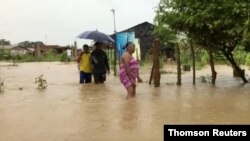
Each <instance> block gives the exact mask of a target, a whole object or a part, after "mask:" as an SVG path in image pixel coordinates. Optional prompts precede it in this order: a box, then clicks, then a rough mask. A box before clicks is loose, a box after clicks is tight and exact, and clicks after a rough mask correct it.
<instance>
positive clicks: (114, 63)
mask: <svg viewBox="0 0 250 141" xmlns="http://www.w3.org/2000/svg"><path fill="white" fill-rule="evenodd" d="M110 11H112V13H113V17H114V35H115V43H114V60H113V61H114V62H113V65H114V75H115V76H116V24H115V10H114V9H111V10H110Z"/></svg>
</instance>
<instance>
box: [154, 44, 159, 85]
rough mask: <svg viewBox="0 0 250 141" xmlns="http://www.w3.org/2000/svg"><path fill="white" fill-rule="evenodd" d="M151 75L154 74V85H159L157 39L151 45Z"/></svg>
mask: <svg viewBox="0 0 250 141" xmlns="http://www.w3.org/2000/svg"><path fill="white" fill-rule="evenodd" d="M153 66H154V70H153V76H154V86H155V87H159V86H160V65H159V41H158V40H155V41H154V45H153Z"/></svg>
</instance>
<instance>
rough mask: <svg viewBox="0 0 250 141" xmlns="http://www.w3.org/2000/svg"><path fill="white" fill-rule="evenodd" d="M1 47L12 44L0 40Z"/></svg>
mask: <svg viewBox="0 0 250 141" xmlns="http://www.w3.org/2000/svg"><path fill="white" fill-rule="evenodd" d="M0 45H11V43H10V41H7V40H5V39H0Z"/></svg>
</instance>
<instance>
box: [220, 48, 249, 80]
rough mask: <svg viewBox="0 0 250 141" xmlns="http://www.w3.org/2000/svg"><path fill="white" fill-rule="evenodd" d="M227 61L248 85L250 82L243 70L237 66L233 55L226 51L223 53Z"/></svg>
mask: <svg viewBox="0 0 250 141" xmlns="http://www.w3.org/2000/svg"><path fill="white" fill-rule="evenodd" d="M222 52H223V54H224V56H225V57H226V59H227V60H228V61H229V63H230V64H231V65H232V67H233V69H234V70H235V71H236V72H237V73H238V74H239V76H240V78H241V79H242V81H243V82H244V83H248V80H247V79H246V77H245V75H244V72H243V70H242V69H241V68H240V67H239V66H238V65H237V64H236V62H235V60H234V58H233V55H232V54H231V53H228V52H226V51H225V50H223V51H222Z"/></svg>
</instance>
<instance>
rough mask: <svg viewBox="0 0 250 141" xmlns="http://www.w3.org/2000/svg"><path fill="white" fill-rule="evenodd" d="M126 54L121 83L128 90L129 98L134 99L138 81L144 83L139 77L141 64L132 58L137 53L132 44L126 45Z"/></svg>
mask: <svg viewBox="0 0 250 141" xmlns="http://www.w3.org/2000/svg"><path fill="white" fill-rule="evenodd" d="M125 47H126V52H124V53H123V55H122V57H121V64H120V70H119V76H120V80H121V83H122V84H123V85H124V87H125V88H126V89H127V92H128V95H127V98H131V97H134V96H135V94H136V79H138V82H142V79H141V78H140V77H139V63H138V62H137V60H136V59H135V58H134V57H133V56H132V54H133V53H134V51H135V45H134V43H132V42H128V43H127V44H126V46H125Z"/></svg>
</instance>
